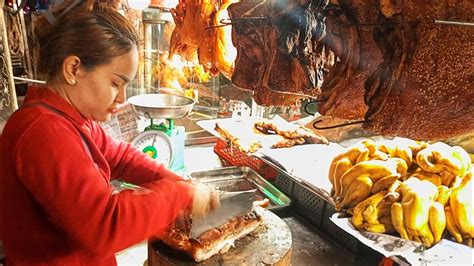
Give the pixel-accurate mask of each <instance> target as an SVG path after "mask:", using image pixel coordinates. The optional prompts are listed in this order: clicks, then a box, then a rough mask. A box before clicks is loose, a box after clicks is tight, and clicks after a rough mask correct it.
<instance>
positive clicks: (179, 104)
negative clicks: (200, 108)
mask: <svg viewBox="0 0 474 266" xmlns="http://www.w3.org/2000/svg"><path fill="white" fill-rule="evenodd" d="M128 102H129V103H130V104H131V105H132V107H133V108H134V109H135V111H136V112H137V113H138V115H140V116H142V117H145V118H147V119H149V120H150V125H149V126H147V127H146V128H145V130H144V132H142V133H140V134H138V136H136V137H135V138H134V139H133V140H132V145H133V146H135V147H137V148H138V149H139V150H141V151H143V152H144V153H146V154H148V155H149V156H150V157H151V158H153V159H155V160H157V161H158V162H160V163H163V164H164V165H166V166H168V169H170V170H172V171H174V172H180V171H184V169H185V166H184V145H185V140H186V134H185V131H184V127H183V126H175V125H174V119H177V118H183V117H185V116H187V115H188V114H189V113H190V112H191V110H192V109H193V106H194V103H195V101H194V100H193V99H191V98H188V97H183V96H178V95H171V94H142V95H137V96H133V97H130V98H129V99H128ZM156 121H159V123H158V124H155V122H156Z"/></svg>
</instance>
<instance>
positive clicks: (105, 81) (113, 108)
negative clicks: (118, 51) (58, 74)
mask: <svg viewBox="0 0 474 266" xmlns="http://www.w3.org/2000/svg"><path fill="white" fill-rule="evenodd" d="M137 68H138V51H137V49H136V48H133V49H131V50H130V52H128V53H126V54H124V55H121V56H118V57H116V58H114V59H113V60H112V62H111V63H110V64H107V65H101V66H97V67H95V68H94V69H92V70H91V71H85V70H84V68H81V70H80V71H79V72H78V75H77V81H76V82H77V83H76V85H75V86H71V87H69V88H68V89H67V90H68V91H67V95H68V98H69V101H70V102H71V104H72V105H73V106H74V107H75V108H76V109H77V110H78V111H79V112H80V113H81V114H82V115H83V116H84V117H85V118H88V119H92V120H95V121H102V122H103V121H107V120H109V119H110V117H111V116H112V114H114V113H115V112H117V108H118V105H119V104H121V103H124V102H125V100H126V98H127V96H126V88H127V86H128V84H129V83H130V81H131V80H132V79H133V78H134V77H135V73H136V72H137Z"/></svg>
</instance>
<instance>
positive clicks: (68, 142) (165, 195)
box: [15, 115, 191, 255]
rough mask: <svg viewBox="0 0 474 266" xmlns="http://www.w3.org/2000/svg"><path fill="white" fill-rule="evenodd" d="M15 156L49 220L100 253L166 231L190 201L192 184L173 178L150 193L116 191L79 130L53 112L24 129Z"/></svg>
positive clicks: (26, 183)
mask: <svg viewBox="0 0 474 266" xmlns="http://www.w3.org/2000/svg"><path fill="white" fill-rule="evenodd" d="M58 132H61V137H60V138H58V137H57V136H58ZM125 147H126V146H125ZM15 160H16V161H15V166H16V171H17V174H18V178H19V179H20V180H21V182H22V183H23V184H24V186H25V187H26V188H27V189H28V191H29V192H30V193H31V196H32V197H33V198H34V199H35V200H36V201H37V202H38V203H39V205H40V206H41V208H42V209H43V210H44V211H45V212H46V213H47V214H48V219H49V220H50V221H51V222H53V223H54V224H56V225H57V226H58V227H60V228H61V229H62V231H64V232H65V233H66V234H67V235H69V236H70V237H71V238H72V239H75V240H76V241H77V242H78V243H80V244H81V245H83V246H84V248H86V249H88V250H90V251H91V252H94V253H97V254H107V255H110V254H113V253H114V252H117V251H119V250H122V249H124V248H126V247H128V246H130V245H132V244H135V243H138V242H140V241H142V240H145V239H147V238H148V237H150V236H152V235H155V234H160V233H162V231H163V230H164V229H166V227H167V226H168V225H169V224H170V223H171V222H172V221H173V220H174V219H175V218H176V215H177V213H178V212H179V211H180V210H181V209H182V208H183V207H185V206H189V204H190V202H191V187H190V185H189V184H187V183H186V182H184V181H172V180H170V179H161V180H159V181H155V182H151V183H149V184H147V185H146V186H145V187H147V188H149V189H150V190H147V191H145V192H141V191H132V190H124V191H122V192H120V193H117V194H112V191H111V188H110V186H109V183H108V181H107V177H105V176H104V175H103V172H101V171H99V170H98V169H97V168H96V166H95V164H94V163H93V162H92V159H91V158H90V156H89V155H88V154H87V152H86V150H85V148H84V146H83V144H82V141H81V138H80V136H79V133H78V131H77V129H75V128H74V127H73V126H72V125H71V124H70V123H69V122H68V121H63V119H60V118H57V117H55V116H53V115H45V116H43V117H41V118H40V119H39V121H37V122H36V123H34V124H32V125H31V126H30V127H29V129H28V130H27V131H25V133H24V135H23V136H21V139H20V141H19V144H18V146H17V149H16V155H15Z"/></svg>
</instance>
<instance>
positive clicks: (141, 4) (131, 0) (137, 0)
mask: <svg viewBox="0 0 474 266" xmlns="http://www.w3.org/2000/svg"><path fill="white" fill-rule="evenodd" d="M149 5H150V0H128V6H129V7H130V8H132V9H135V10H143V9H145V8H147V7H148V6H149Z"/></svg>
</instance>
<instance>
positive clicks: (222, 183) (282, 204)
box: [189, 166, 291, 211]
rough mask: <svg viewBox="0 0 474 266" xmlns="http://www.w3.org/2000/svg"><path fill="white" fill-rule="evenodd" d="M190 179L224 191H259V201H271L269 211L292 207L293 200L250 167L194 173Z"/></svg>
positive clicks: (225, 168)
mask: <svg viewBox="0 0 474 266" xmlns="http://www.w3.org/2000/svg"><path fill="white" fill-rule="evenodd" d="M189 176H190V177H192V178H195V179H197V180H199V181H200V182H203V183H205V184H207V185H208V186H210V187H212V188H215V189H219V190H224V191H241V190H249V189H257V200H262V199H264V198H267V199H269V201H270V205H269V206H268V207H267V209H269V210H271V211H276V210H280V209H284V208H286V207H289V206H290V205H291V199H290V198H288V197H287V196H286V195H285V194H283V193H282V192H281V191H280V190H278V188H276V187H275V186H273V185H272V184H271V183H270V182H268V181H267V180H265V179H264V178H263V177H262V176H260V175H259V174H258V173H257V172H255V170H253V169H252V168H250V167H245V166H241V167H235V166H234V167H223V168H216V169H213V170H209V171H200V172H193V173H190V174H189Z"/></svg>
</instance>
